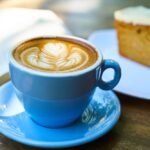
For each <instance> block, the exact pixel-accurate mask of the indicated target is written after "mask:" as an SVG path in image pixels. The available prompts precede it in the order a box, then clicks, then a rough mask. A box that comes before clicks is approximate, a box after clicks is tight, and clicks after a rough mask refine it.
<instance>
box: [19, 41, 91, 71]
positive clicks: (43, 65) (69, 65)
mask: <svg viewBox="0 0 150 150" xmlns="http://www.w3.org/2000/svg"><path fill="white" fill-rule="evenodd" d="M19 55H20V56H19V59H20V62H21V63H22V64H23V65H25V66H27V67H29V68H32V69H35V70H39V71H48V72H72V71H76V70H81V69H82V68H84V67H85V66H86V65H87V64H88V63H89V62H90V61H91V60H90V54H89V53H88V52H87V51H85V49H84V48H82V47H81V46H78V45H77V44H73V43H65V42H61V41H48V42H46V43H45V42H44V44H42V45H34V46H30V47H28V48H26V49H24V50H23V51H21V52H20V54H19Z"/></svg>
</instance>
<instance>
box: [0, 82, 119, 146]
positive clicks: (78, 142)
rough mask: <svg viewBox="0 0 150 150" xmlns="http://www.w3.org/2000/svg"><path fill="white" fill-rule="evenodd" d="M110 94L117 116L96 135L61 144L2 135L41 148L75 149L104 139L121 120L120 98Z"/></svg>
mask: <svg viewBox="0 0 150 150" xmlns="http://www.w3.org/2000/svg"><path fill="white" fill-rule="evenodd" d="M9 84H11V81H8V82H7V83H5V84H4V85H2V86H1V87H0V89H1V88H5V87H6V86H10V85H9ZM7 88H8V87H7ZM109 92H110V93H111V95H113V97H114V99H115V101H116V102H115V103H116V113H115V116H114V117H113V119H111V122H110V123H109V124H108V125H107V126H106V127H104V128H103V130H98V131H97V132H94V134H91V135H90V136H85V137H82V138H79V139H75V140H69V141H61V142H43V141H42V142H41V141H36V140H32V139H27V138H24V137H21V138H19V137H18V136H15V135H14V134H11V133H9V132H8V131H5V130H3V129H1V128H0V133H1V134H2V135H4V136H5V137H7V138H9V139H11V140H13V141H15V142H18V143H21V144H25V145H27V146H31V147H39V148H67V147H74V146H79V145H83V144H85V143H89V142H91V141H94V140H96V139H98V138H100V137H102V136H103V135H105V134H106V133H108V132H109V131H110V130H111V129H112V128H113V127H114V126H115V125H116V123H117V122H118V120H119V118H120V115H121V104H120V101H119V98H118V97H117V96H116V94H115V93H114V92H113V91H109ZM22 113H25V112H22ZM19 114H21V113H19Z"/></svg>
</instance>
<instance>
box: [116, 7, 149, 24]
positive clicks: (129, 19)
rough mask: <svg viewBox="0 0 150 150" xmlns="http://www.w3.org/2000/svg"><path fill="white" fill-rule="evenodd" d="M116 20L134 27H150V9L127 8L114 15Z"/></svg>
mask: <svg viewBox="0 0 150 150" xmlns="http://www.w3.org/2000/svg"><path fill="white" fill-rule="evenodd" d="M114 17H115V19H116V20H119V21H123V22H126V23H132V24H134V25H137V24H138V25H150V8H146V7H143V6H136V7H127V8H124V9H121V10H117V11H115V13H114Z"/></svg>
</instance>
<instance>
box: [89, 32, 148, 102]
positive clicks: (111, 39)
mask: <svg viewBox="0 0 150 150" xmlns="http://www.w3.org/2000/svg"><path fill="white" fill-rule="evenodd" d="M89 41H90V42H91V43H92V44H93V45H95V46H96V47H97V48H98V49H100V50H101V51H102V53H103V55H104V58H105V59H108V58H109V59H114V60H116V61H117V62H118V63H119V64H120V66H121V68H122V77H121V80H120V82H119V84H118V85H117V86H116V87H115V89H114V90H115V91H118V92H120V93H123V94H127V95H130V96H134V97H138V98H143V99H147V100H150V68H149V67H146V66H144V65H141V64H138V63H136V62H134V61H132V60H129V59H127V58H124V57H122V56H121V55H120V54H119V52H118V44H117V37H116V32H115V30H114V29H108V30H101V31H96V32H94V33H92V34H91V36H90V37H89ZM110 75H112V74H110V73H109V72H106V73H105V77H106V78H110Z"/></svg>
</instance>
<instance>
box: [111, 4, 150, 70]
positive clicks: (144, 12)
mask: <svg viewBox="0 0 150 150" xmlns="http://www.w3.org/2000/svg"><path fill="white" fill-rule="evenodd" d="M114 17H115V27H116V30H117V36H118V44H119V52H120V54H121V55H122V56H124V57H127V58H129V59H132V60H134V61H137V62H139V63H141V64H144V65H146V66H149V67H150V9H149V8H145V7H143V6H138V7H128V8H125V9H122V10H118V11H116V12H115V14H114Z"/></svg>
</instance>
